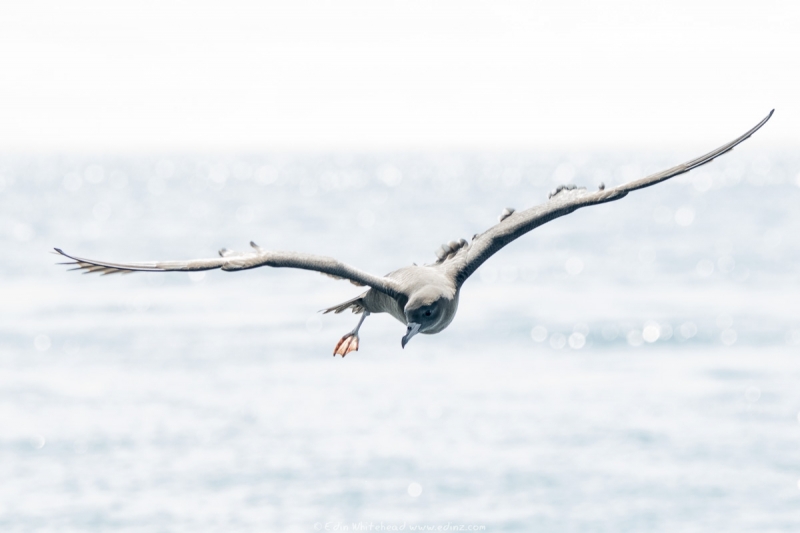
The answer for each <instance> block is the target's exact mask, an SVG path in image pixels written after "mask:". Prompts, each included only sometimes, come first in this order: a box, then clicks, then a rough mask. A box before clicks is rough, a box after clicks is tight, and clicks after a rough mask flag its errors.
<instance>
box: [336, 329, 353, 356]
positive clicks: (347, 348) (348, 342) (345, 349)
mask: <svg viewBox="0 0 800 533" xmlns="http://www.w3.org/2000/svg"><path fill="white" fill-rule="evenodd" d="M357 351H358V335H356V334H354V333H348V334H347V335H345V336H344V337H342V338H341V339H339V342H337V343H336V348H334V349H333V356H334V357H336V356H337V355H341V356H342V357H344V356H345V355H347V354H349V353H350V352H357Z"/></svg>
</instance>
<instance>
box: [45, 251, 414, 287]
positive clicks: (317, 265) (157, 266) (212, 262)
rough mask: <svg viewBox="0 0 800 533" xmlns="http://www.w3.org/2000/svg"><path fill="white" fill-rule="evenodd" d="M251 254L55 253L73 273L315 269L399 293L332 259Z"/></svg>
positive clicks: (382, 279) (386, 282) (378, 278)
mask: <svg viewBox="0 0 800 533" xmlns="http://www.w3.org/2000/svg"><path fill="white" fill-rule="evenodd" d="M250 245H251V246H252V247H253V251H252V252H231V251H229V250H226V249H224V248H223V249H222V250H220V252H219V254H220V257H215V258H213V259H193V260H189V261H151V262H142V263H110V262H107V261H96V260H94V259H85V258H83V257H76V256H73V255H69V254H67V253H65V252H64V251H62V250H61V249H59V248H55V251H56V252H58V253H59V254H61V255H63V256H64V257H66V258H68V259H71V261H69V262H67V263H62V264H65V265H76V267H75V268H73V269H72V270H83V271H84V273H85V274H89V273H92V272H96V273H98V274H102V275H108V274H118V273H122V274H127V273H131V272H174V271H182V272H193V271H198V270H214V269H217V268H219V269H222V270H229V271H233V270H248V269H251V268H258V267H262V266H270V267H276V268H299V269H303V270H314V271H316V272H321V273H322V274H325V275H327V276H331V277H334V278H339V279H348V280H350V281H351V282H353V283H354V284H357V285H367V286H369V287H372V288H373V289H375V290H378V291H380V292H383V293H386V294H388V295H389V296H392V297H395V298H396V297H398V296H399V295H400V291H399V289H398V287H397V286H396V284H395V282H394V281H393V280H391V279H389V278H386V277H381V276H373V275H372V274H369V273H367V272H363V271H361V270H359V269H357V268H353V267H351V266H350V265H346V264H344V263H342V262H340V261H337V260H336V259H333V258H331V257H324V256H319V255H311V254H303V253H298V252H273V251H269V250H264V249H262V248H260V247H258V246H257V245H256V244H255V243H252V242H251V243H250Z"/></svg>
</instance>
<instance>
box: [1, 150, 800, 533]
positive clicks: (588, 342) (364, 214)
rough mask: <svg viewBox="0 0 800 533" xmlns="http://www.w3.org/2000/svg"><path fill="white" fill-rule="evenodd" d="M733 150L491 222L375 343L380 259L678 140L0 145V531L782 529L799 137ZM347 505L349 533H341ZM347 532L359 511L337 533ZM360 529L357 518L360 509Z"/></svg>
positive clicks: (798, 355)
mask: <svg viewBox="0 0 800 533" xmlns="http://www.w3.org/2000/svg"><path fill="white" fill-rule="evenodd" d="M748 148H749V147H748V146H747V144H745V145H743V147H740V148H739V149H737V150H736V151H734V152H732V153H731V154H728V155H726V156H724V157H722V158H720V159H719V160H717V161H715V162H713V163H711V164H710V165H707V166H705V167H703V168H701V169H699V170H697V171H694V172H692V173H690V174H688V175H684V176H681V177H678V178H675V179H673V180H671V181H669V182H667V183H664V184H661V185H658V186H655V187H652V188H649V189H645V190H641V191H637V192H634V193H632V194H630V195H629V196H628V197H626V198H624V199H622V200H620V201H618V202H613V203H610V204H605V205H602V206H597V207H592V208H587V209H583V210H580V211H577V212H575V213H573V214H571V215H569V216H566V217H564V218H561V219H557V220H555V221H552V222H550V223H548V224H546V225H544V226H542V227H540V228H538V229H536V230H535V231H533V232H532V233H530V234H528V235H526V236H525V237H524V238H522V239H520V240H518V241H516V242H514V243H512V244H511V245H510V246H508V247H507V248H506V249H504V250H503V251H502V252H500V253H498V254H497V255H496V256H495V257H493V258H492V259H491V260H490V261H489V262H488V263H486V264H485V265H484V266H483V267H482V268H481V269H480V270H479V271H478V273H477V274H476V275H475V276H473V278H472V279H470V280H469V281H468V282H467V283H466V285H465V286H464V288H463V291H462V296H461V304H460V309H459V312H458V315H457V317H456V319H455V321H454V322H453V323H452V324H451V326H450V327H449V328H448V329H447V330H445V331H444V332H442V333H441V334H438V335H435V336H430V337H428V336H424V335H419V336H417V337H415V338H414V339H413V340H412V341H411V342H410V343H409V345H408V346H407V347H406V349H405V350H403V349H401V347H400V337H401V336H402V335H403V333H404V328H403V326H402V325H401V324H399V323H398V322H396V321H395V320H394V319H392V318H390V317H388V316H385V315H373V316H371V317H369V318H368V319H367V321H366V322H365V324H364V326H363V328H362V330H361V333H362V335H361V348H360V351H358V352H356V353H353V354H351V355H349V356H347V357H346V358H345V359H340V358H336V359H334V358H332V357H331V353H332V350H333V346H334V344H335V343H336V341H337V340H338V339H339V338H340V337H341V335H343V334H344V333H346V332H347V331H349V330H350V329H352V327H353V326H354V325H355V323H356V322H357V317H356V316H354V315H350V314H346V315H344V314H343V315H333V316H332V315H324V316H323V315H321V314H319V313H318V310H319V309H322V308H324V307H327V306H330V305H333V304H337V303H339V302H341V301H344V300H346V299H348V298H351V297H353V296H355V295H357V294H358V293H359V291H360V290H361V289H359V288H357V287H353V286H351V285H350V284H348V283H346V282H342V281H334V280H331V279H329V278H326V277H323V276H320V275H318V274H315V273H309V272H303V271H290V270H284V269H268V268H262V269H256V270H251V271H244V272H236V273H226V272H221V271H210V272H206V273H205V274H202V273H200V274H197V273H196V274H192V275H187V274H183V273H169V274H149V273H145V274H134V275H125V276H104V277H98V276H96V275H80V274H78V273H74V272H65V270H66V267H63V266H55V265H54V263H56V262H58V261H59V258H58V257H57V256H55V255H50V254H49V253H48V252H49V250H51V249H52V247H53V246H58V247H61V248H63V249H64V250H65V251H67V252H70V253H74V254H76V255H79V256H84V257H90V258H95V259H103V260H109V261H142V260H156V259H189V258H199V257H211V256H214V255H216V251H217V250H218V249H219V248H221V247H227V248H230V249H233V250H237V249H240V250H243V249H248V248H249V245H248V242H249V241H250V240H253V241H255V242H256V243H258V244H259V245H260V246H262V247H264V248H267V249H278V250H298V251H304V252H311V253H317V254H322V255H330V256H334V257H336V258H338V259H341V260H343V261H345V262H348V263H350V264H352V265H354V266H357V267H359V268H362V269H365V270H367V271H370V272H373V273H375V274H383V273H386V272H389V271H391V270H394V269H395V268H398V267H400V266H403V265H407V264H409V263H411V262H416V263H420V264H421V263H428V262H433V261H434V260H435V256H434V253H433V252H434V250H435V249H436V248H437V247H438V245H439V244H441V243H442V242H447V241H449V240H453V239H459V238H462V237H464V238H466V239H467V240H469V239H470V237H471V236H472V235H473V234H474V233H479V232H482V231H484V230H485V229H486V228H488V227H489V226H490V225H492V224H494V223H495V222H496V221H497V216H498V215H499V214H500V212H501V211H502V209H503V208H504V207H513V208H517V209H524V208H526V207H529V206H533V205H535V204H538V203H540V202H543V201H545V200H546V198H547V192H548V191H549V190H550V189H552V188H553V187H554V186H555V185H557V184H559V183H571V182H574V183H577V184H579V185H585V186H588V187H590V188H596V187H597V186H598V184H599V183H600V182H604V183H605V184H606V185H607V186H613V185H616V184H619V183H622V182H623V181H627V180H629V179H634V178H637V177H640V176H642V175H644V174H647V173H650V172H654V171H658V170H662V169H664V168H667V167H669V166H672V165H674V164H676V163H678V162H681V161H684V160H687V159H689V158H691V157H694V156H696V155H699V153H694V152H686V153H656V152H653V153H645V154H641V153H638V154H636V153H627V152H621V151H620V152H614V153H610V154H599V153H590V152H585V153H584V152H575V153H568V152H564V153H556V152H547V153H543V154H540V153H535V152H519V153H514V152H486V153H457V152H453V153H438V154H433V153H430V154H426V153H414V154H388V153H387V154H351V155H347V154H301V153H295V154H249V155H248V154H240V155H211V156H207V155H198V154H161V155H152V156H147V155H139V156H88V155H30V154H28V155H13V154H5V155H2V156H0V205H2V209H1V210H0V240H1V241H2V247H3V250H4V253H3V255H2V259H0V478H1V479H2V480H3V483H2V484H0V529H2V531H8V532H17V531H19V532H22V531H25V532H32V531H58V532H70V531H82V532H83V531H115V532H134V531H142V532H145V531H146V532H151V531H193V532H195V531H320V530H332V528H335V527H338V528H339V529H338V530H339V531H347V530H350V531H354V530H358V529H357V528H358V527H367V526H368V525H369V524H370V523H371V524H373V526H372V527H373V528H377V527H378V525H379V524H382V525H383V526H384V527H390V526H391V527H400V526H401V525H405V528H406V530H410V528H411V527H412V526H415V527H416V526H426V527H427V526H432V527H438V526H442V527H444V526H446V525H449V527H453V528H454V527H455V526H456V525H464V526H472V527H481V526H483V527H484V528H485V529H484V530H485V531H538V532H550V531H552V532H569V531H609V532H623V531H682V532H691V531H698V532H699V531H757V532H767V531H775V532H778V531H780V532H790V531H798V530H800V386H799V385H798V384H799V383H800V366H799V365H798V362H799V361H800V304H798V296H799V295H800V294H799V293H798V288H799V287H800V284H799V283H798V282H799V281H800V276H799V275H798V268H797V265H798V264H800V210H798V205H800V156H798V155H797V153H796V152H789V151H783V152H781V151H773V152H770V151H767V150H761V151H759V150H758V149H752V150H749V149H748ZM345 528H349V529H345ZM361 530H367V529H361ZM373 530H376V529H373Z"/></svg>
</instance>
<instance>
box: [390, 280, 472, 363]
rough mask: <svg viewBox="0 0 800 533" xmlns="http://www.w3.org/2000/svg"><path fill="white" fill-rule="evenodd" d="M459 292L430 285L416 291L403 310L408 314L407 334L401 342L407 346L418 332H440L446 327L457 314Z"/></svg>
mask: <svg viewBox="0 0 800 533" xmlns="http://www.w3.org/2000/svg"><path fill="white" fill-rule="evenodd" d="M457 307H458V293H457V292H456V291H453V290H440V289H438V288H436V287H432V286H428V287H425V288H423V289H420V290H419V291H416V292H414V293H413V294H412V295H411V297H410V298H409V299H408V303H407V304H406V306H405V308H404V309H403V312H404V313H405V316H406V324H408V328H407V329H406V334H405V335H404V336H403V339H402V341H401V344H402V346H403V348H405V347H406V344H408V341H409V340H411V337H413V336H414V335H416V334H417V333H439V332H440V331H442V330H443V329H444V328H446V327H447V326H448V325H449V324H450V322H451V321H452V320H453V317H454V316H455V314H456V308H457Z"/></svg>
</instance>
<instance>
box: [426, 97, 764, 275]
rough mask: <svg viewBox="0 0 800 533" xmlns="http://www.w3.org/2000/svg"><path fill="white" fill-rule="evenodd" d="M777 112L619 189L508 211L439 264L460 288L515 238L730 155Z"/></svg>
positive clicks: (556, 197) (569, 193)
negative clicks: (722, 142)
mask: <svg viewBox="0 0 800 533" xmlns="http://www.w3.org/2000/svg"><path fill="white" fill-rule="evenodd" d="M774 111H775V110H774V109H773V110H772V111H770V112H769V115H767V116H766V117H765V118H764V119H763V120H761V122H759V123H758V124H756V125H755V126H754V127H753V128H752V129H750V130H749V131H748V132H747V133H745V134H744V135H742V136H741V137H738V138H736V139H734V140H733V141H731V142H729V143H728V144H725V145H723V146H720V147H719V148H717V149H716V150H713V151H711V152H709V153H707V154H705V155H703V156H700V157H698V158H696V159H692V160H691V161H687V162H686V163H683V164H680V165H677V166H674V167H672V168H670V169H667V170H664V171H663V172H659V173H657V174H652V175H650V176H647V177H644V178H641V179H638V180H634V181H631V182H628V183H625V184H623V185H620V186H618V187H614V188H611V189H604V190H599V191H595V192H589V191H587V190H586V189H585V188H576V187H574V186H570V187H566V188H562V187H559V188H558V189H556V190H555V191H553V193H551V195H550V199H549V200H548V201H547V202H546V203H544V204H541V205H538V206H536V207H532V208H530V209H526V210H525V211H517V212H513V211H510V210H506V211H504V212H503V215H501V220H500V222H499V223H498V224H495V225H494V226H492V227H491V228H489V229H488V230H487V231H485V232H484V233H481V234H480V235H476V236H475V237H474V238H473V240H472V243H471V244H470V245H469V246H463V247H461V248H460V249H458V250H457V251H456V252H455V253H454V254H452V255H451V256H449V257H447V258H446V259H443V258H442V257H440V260H439V262H441V263H444V265H443V266H444V268H445V269H446V270H447V272H448V273H449V274H450V275H451V276H452V277H453V278H454V280H455V282H456V285H457V286H459V287H460V286H461V284H462V283H464V281H466V279H467V278H468V277H469V276H470V275H472V273H473V272H475V270H477V269H478V267H479V266H481V265H482V264H483V263H484V262H485V261H486V260H487V259H489V258H490V257H491V256H492V255H494V254H495V253H497V252H498V251H499V250H500V249H501V248H503V247H504V246H505V245H507V244H508V243H510V242H511V241H513V240H514V239H517V238H519V237H521V236H522V235H524V234H526V233H528V232H529V231H531V230H532V229H534V228H536V227H538V226H541V225H542V224H544V223H546V222H549V221H551V220H553V219H555V218H558V217H561V216H564V215H568V214H569V213H572V212H573V211H575V210H576V209H580V208H581V207H586V206H590V205H597V204H602V203H606V202H612V201H614V200H619V199H620V198H622V197H624V196H625V195H627V194H628V193H629V192H631V191H635V190H636V189H642V188H644V187H650V186H651V185H655V184H656V183H660V182H662V181H664V180H667V179H669V178H672V177H675V176H678V175H680V174H683V173H685V172H689V171H690V170H692V169H694V168H697V167H699V166H701V165H705V164H706V163H709V162H710V161H713V160H714V159H715V158H717V157H719V156H721V155H722V154H724V153H726V152H729V151H730V150H732V149H733V148H734V147H735V146H736V145H738V144H739V143H741V142H743V141H745V140H746V139H747V138H749V137H750V136H751V135H752V134H753V133H755V132H756V131H758V129H759V128H761V126H763V125H764V124H766V122H767V121H768V120H769V119H770V117H771V116H772V113H773V112H774ZM451 248H452V247H451ZM448 251H449V250H445V253H447V252H448ZM440 255H441V253H440Z"/></svg>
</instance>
